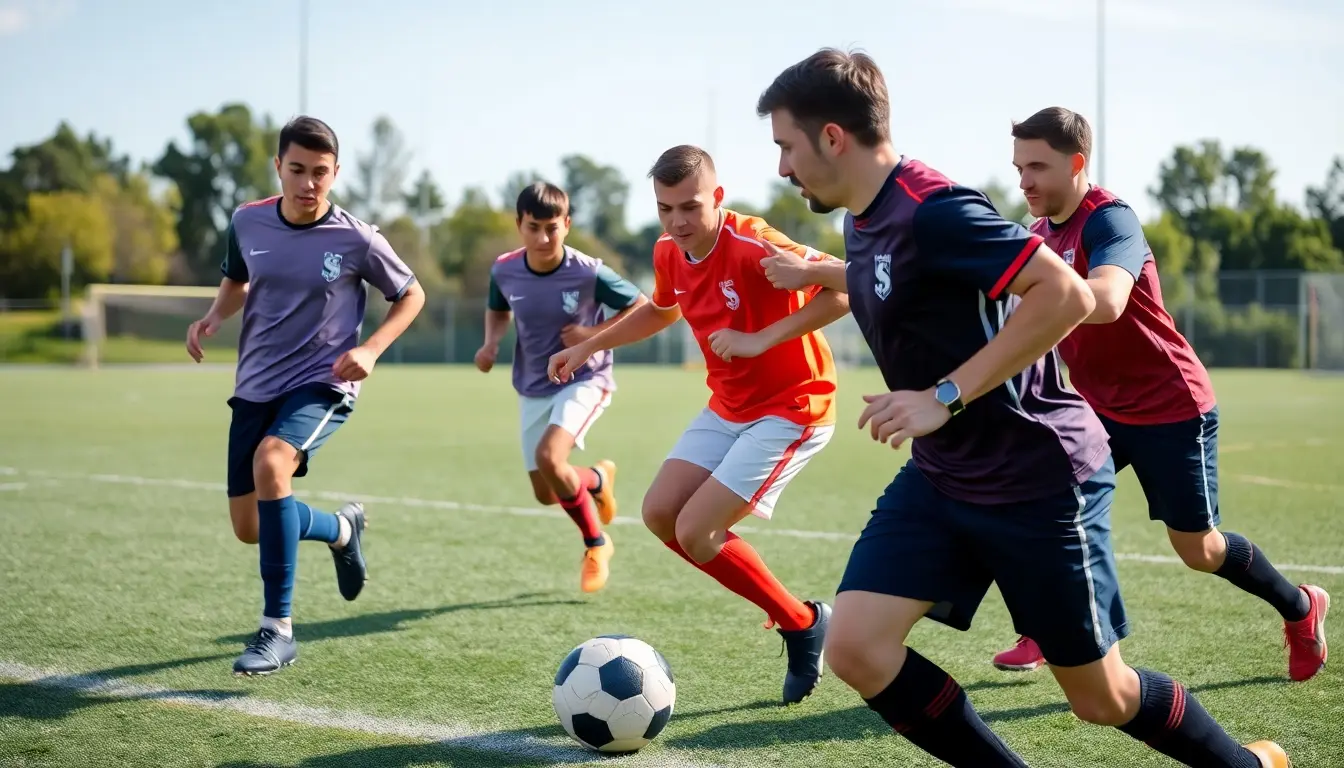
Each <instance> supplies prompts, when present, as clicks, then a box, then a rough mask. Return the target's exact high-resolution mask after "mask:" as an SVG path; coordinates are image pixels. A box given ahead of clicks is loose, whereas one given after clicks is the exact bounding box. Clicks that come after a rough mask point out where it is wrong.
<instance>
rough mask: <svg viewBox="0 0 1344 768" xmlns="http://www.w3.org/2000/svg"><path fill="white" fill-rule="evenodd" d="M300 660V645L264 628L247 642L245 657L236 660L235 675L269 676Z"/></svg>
mask: <svg viewBox="0 0 1344 768" xmlns="http://www.w3.org/2000/svg"><path fill="white" fill-rule="evenodd" d="M298 658H299V644H298V643H297V642H295V640H294V638H293V637H285V636H284V635H282V634H280V633H279V632H276V631H275V630H274V629H271V628H269V627H262V628H261V629H258V630H257V633H256V634H255V635H253V636H252V639H251V640H249V641H247V648H246V650H244V651H243V655H242V656H239V657H238V658H236V659H234V661H233V674H235V675H246V676H249V677H250V676H252V675H269V674H271V673H272V672H278V671H280V669H281V668H282V667H287V666H289V665H290V664H293V663H294V662H295V661H297V660H298Z"/></svg>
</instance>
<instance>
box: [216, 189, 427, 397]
mask: <svg viewBox="0 0 1344 768" xmlns="http://www.w3.org/2000/svg"><path fill="white" fill-rule="evenodd" d="M227 240H228V247H227V250H226V252H225V254H224V263H223V265H222V270H223V272H224V276H225V277H227V278H229V279H230V280H236V281H239V282H246V283H248V291H247V300H246V303H244V305H243V313H242V315H243V318H242V320H243V327H242V333H241V334H240V335H239V338H238V370H237V374H236V378H235V383H234V396H235V397H238V398H241V399H243V400H248V401H251V402H258V403H260V402H266V401H269V400H273V399H275V398H277V397H279V396H281V395H283V394H285V393H287V392H290V391H293V390H294V389H295V388H297V387H301V386H303V385H305V384H313V383H318V382H320V383H325V384H329V385H330V386H331V387H332V388H334V389H337V390H340V391H342V392H346V393H349V394H350V395H351V396H356V395H358V394H359V382H349V381H341V380H340V379H338V378H337V377H335V376H333V375H332V372H331V367H332V365H334V364H335V362H336V360H337V359H338V358H340V356H341V355H342V354H344V353H345V352H347V351H349V350H350V349H353V348H354V347H356V346H358V345H359V343H360V331H361V328H362V326H363V323H364V306H365V303H366V301H367V296H368V294H367V291H366V289H365V287H364V283H365V282H367V283H369V284H370V285H372V286H373V287H374V288H376V289H377V290H378V291H380V292H382V294H383V296H384V297H385V298H386V299H387V300H388V301H396V300H397V299H399V298H401V296H402V295H403V294H404V293H405V292H406V289H407V288H408V287H410V285H411V283H413V282H414V281H415V275H414V274H412V273H411V270H410V268H409V267H407V266H406V264H405V263H403V262H402V260H401V259H400V258H398V257H397V254H396V253H395V252H394V251H393V250H392V246H391V245H389V244H388V242H387V240H386V238H384V237H383V236H382V235H381V234H380V233H379V232H378V228H377V227H374V226H372V225H370V224H366V223H365V222H363V221H360V220H359V219H357V218H355V217H354V216H352V215H350V213H348V212H347V211H345V210H343V209H341V208H339V207H338V206H336V205H332V206H331V210H329V211H328V212H327V214H326V215H325V216H323V217H322V218H320V219H318V220H317V221H315V222H313V223H311V224H302V225H300V224H291V223H289V222H288V221H286V220H285V219H284V217H283V216H281V214H280V198H279V197H272V198H267V199H265V200H258V201H256V202H253V203H246V204H244V205H242V206H239V207H238V209H237V210H235V211H234V212H233V218H232V220H231V221H230V222H229V230H228V235H227Z"/></svg>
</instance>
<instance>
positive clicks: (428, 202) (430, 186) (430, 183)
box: [402, 169, 448, 226]
mask: <svg viewBox="0 0 1344 768" xmlns="http://www.w3.org/2000/svg"><path fill="white" fill-rule="evenodd" d="M402 205H404V206H405V207H406V210H407V211H410V212H414V214H415V217H416V218H417V219H418V220H419V221H420V225H421V226H426V225H428V224H429V223H430V222H431V220H434V219H437V218H438V216H439V215H440V214H442V213H443V210H444V209H445V208H447V207H448V200H447V198H445V197H444V196H443V190H441V189H439V185H438V184H435V183H434V177H433V176H432V175H430V173H429V170H428V169H425V170H423V171H421V172H420V177H419V178H417V179H416V180H415V183H414V184H413V185H411V188H410V190H409V191H407V192H406V194H405V196H404V197H403V198H402Z"/></svg>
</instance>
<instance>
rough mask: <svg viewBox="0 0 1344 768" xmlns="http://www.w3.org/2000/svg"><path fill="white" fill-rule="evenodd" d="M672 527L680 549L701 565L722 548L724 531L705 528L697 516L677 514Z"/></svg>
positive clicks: (711, 558)
mask: <svg viewBox="0 0 1344 768" xmlns="http://www.w3.org/2000/svg"><path fill="white" fill-rule="evenodd" d="M673 529H674V535H675V536H676V538H677V543H678V544H680V545H681V551H682V552H685V553H686V556H687V557H689V558H691V559H692V560H694V561H695V562H697V563H700V564H701V565H703V564H705V563H708V562H709V561H710V560H713V559H714V558H715V557H717V556H718V554H719V550H720V549H722V548H723V541H724V537H725V534H726V532H725V531H721V530H712V529H709V528H707V527H706V526H705V525H704V524H703V523H702V522H701V521H700V518H698V517H694V516H691V515H678V516H677V519H676V522H675V523H674V524H673Z"/></svg>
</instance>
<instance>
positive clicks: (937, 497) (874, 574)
mask: <svg viewBox="0 0 1344 768" xmlns="http://www.w3.org/2000/svg"><path fill="white" fill-rule="evenodd" d="M1114 491H1115V469H1114V466H1113V465H1112V463H1111V460H1110V459H1109V458H1108V459H1107V460H1106V464H1104V465H1103V466H1102V467H1101V469H1099V470H1097V472H1096V473H1095V474H1094V475H1093V476H1092V477H1091V478H1089V479H1088V480H1087V482H1084V483H1083V484H1082V485H1076V486H1072V487H1069V488H1064V489H1062V490H1061V491H1060V493H1059V494H1057V495H1055V496H1050V497H1046V498H1043V499H1037V500H1035V501H1029V502H1019V503H1012V504H970V503H967V502H963V501H957V500H956V499H953V498H951V497H949V496H947V495H946V494H944V493H942V492H941V491H939V490H938V489H937V488H935V487H934V486H933V484H932V483H930V482H929V480H928V478H926V477H925V476H924V474H923V473H922V472H920V471H919V469H918V468H916V467H915V465H914V462H913V461H910V462H907V463H906V465H905V466H904V467H902V468H901V471H900V473H898V474H897V475H896V479H894V480H892V481H891V484H890V485H888V486H887V489H886V491H885V492H884V493H883V494H882V497H881V498H880V499H878V501H877V508H876V509H874V510H873V513H872V516H871V517H870V518H869V520H868V524H867V526H865V527H864V529H863V533H861V534H860V535H859V540H858V542H857V543H856V544H855V545H854V549H853V551H852V552H851V553H850V556H849V564H848V565H847V566H846V567H845V575H844V577H843V578H842V579H841V581H840V588H839V589H838V590H837V592H846V591H852V590H858V591H864V592H876V593H879V594H884V595H894V596H897V597H908V598H911V599H914V600H927V601H929V602H931V603H934V606H933V607H932V608H930V609H929V612H928V614H927V616H928V617H929V618H931V619H934V620H936V621H939V622H942V623H943V624H946V625H948V626H950V627H953V628H955V629H960V630H963V631H965V630H968V629H970V627H971V620H972V619H973V618H974V617H975V612H976V610H977V609H978V608H979V607H980V602H981V601H982V600H983V599H984V597H985V593H986V592H987V591H988V590H989V585H990V584H991V583H997V584H998V586H999V591H1000V592H1001V593H1002V594H1003V600H1004V603H1006V604H1007V606H1008V612H1009V613H1010V614H1011V615H1012V617H1013V627H1014V628H1015V629H1016V631H1017V632H1018V634H1022V635H1026V636H1028V637H1030V638H1032V639H1033V640H1035V641H1036V642H1037V643H1038V644H1039V645H1040V647H1041V652H1042V653H1043V654H1044V655H1045V659H1046V661H1048V662H1050V663H1051V664H1053V665H1055V666H1060V667H1075V666H1081V665H1083V664H1088V663H1090V662H1093V661H1096V660H1098V659H1100V658H1102V657H1103V656H1105V655H1106V652H1107V651H1108V650H1110V647H1111V646H1112V645H1114V644H1115V643H1116V642H1117V641H1118V640H1120V639H1121V638H1123V637H1124V636H1125V635H1127V634H1128V633H1129V630H1128V619H1127V618H1126V616H1125V606H1124V602H1123V601H1122V600H1121V598H1120V585H1119V582H1118V580H1117V578H1116V568H1115V553H1114V552H1113V551H1112V549H1111V522H1110V509H1111V497H1112V496H1113V495H1114Z"/></svg>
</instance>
